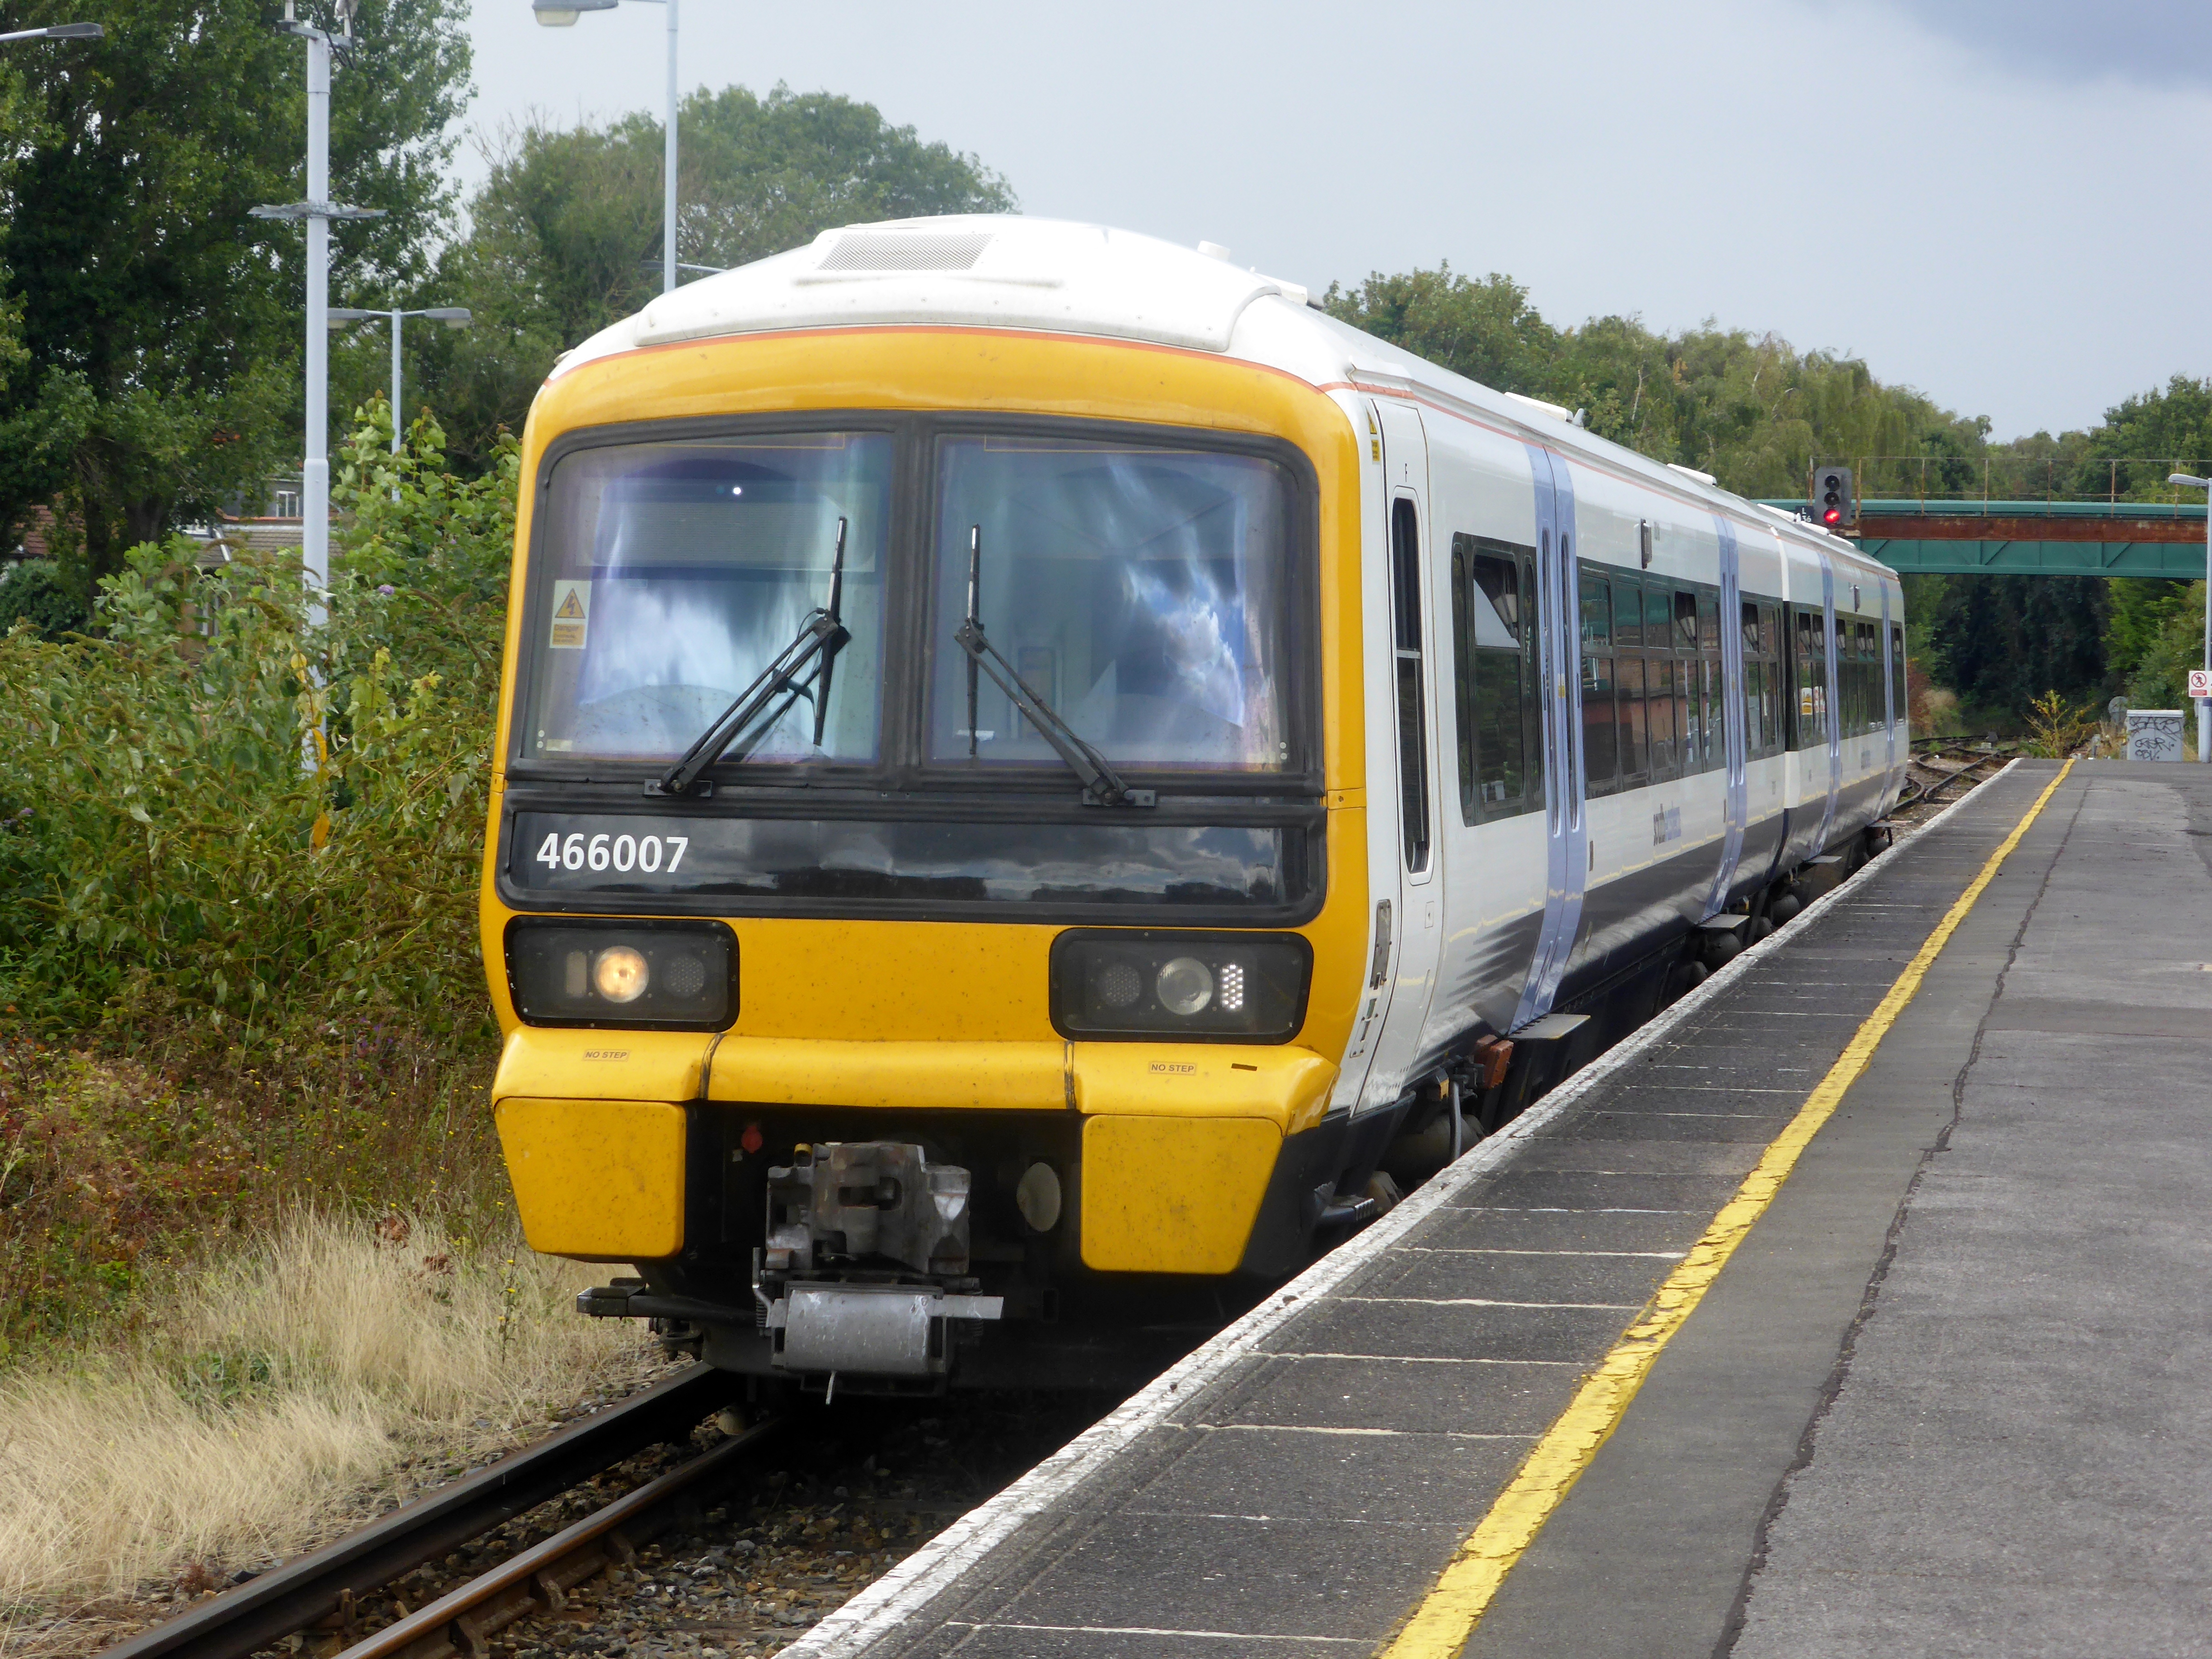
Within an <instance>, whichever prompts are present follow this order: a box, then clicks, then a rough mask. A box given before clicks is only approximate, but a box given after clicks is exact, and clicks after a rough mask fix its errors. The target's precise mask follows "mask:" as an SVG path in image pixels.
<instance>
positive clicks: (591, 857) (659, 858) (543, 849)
mask: <svg viewBox="0 0 2212 1659" xmlns="http://www.w3.org/2000/svg"><path fill="white" fill-rule="evenodd" d="M690 844H691V837H690V836H628V835H624V836H614V835H609V834H608V833H607V832H606V831H605V830H604V829H603V830H601V831H600V832H599V834H598V835H595V836H586V834H585V833H584V832H583V831H582V830H580V829H575V830H571V831H570V832H569V833H568V835H566V836H563V835H561V834H560V833H558V832H557V831H552V832H549V833H548V834H547V835H546V837H545V839H544V841H542V842H539V843H538V856H537V859H536V862H538V863H539V864H542V865H544V866H546V867H547V868H548V869H551V870H622V871H629V870H642V871H644V872H647V874H648V875H650V874H652V873H653V872H656V871H658V870H659V869H660V867H661V865H662V863H663V861H664V860H665V862H666V864H667V866H668V873H669V874H670V875H674V874H675V873H676V871H677V868H678V866H680V865H681V864H682V863H683V862H684V848H687V847H689V846H690Z"/></svg>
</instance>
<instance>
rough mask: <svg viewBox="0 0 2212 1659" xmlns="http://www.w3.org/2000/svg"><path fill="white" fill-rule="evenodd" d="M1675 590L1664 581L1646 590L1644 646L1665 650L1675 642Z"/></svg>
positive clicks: (1655, 649) (1653, 584)
mask: <svg viewBox="0 0 2212 1659" xmlns="http://www.w3.org/2000/svg"><path fill="white" fill-rule="evenodd" d="M1673 643H1674V590H1673V589H1672V588H1670V587H1668V586H1666V585H1665V584H1664V583H1662V582H1653V583H1652V584H1651V586H1649V587H1647V588H1645V589H1644V649H1645V650H1646V651H1664V650H1666V649H1667V648H1668V647H1669V646H1671V645H1672V644H1673Z"/></svg>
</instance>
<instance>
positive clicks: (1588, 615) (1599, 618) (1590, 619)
mask: <svg viewBox="0 0 2212 1659" xmlns="http://www.w3.org/2000/svg"><path fill="white" fill-rule="evenodd" d="M1616 588H1617V584H1609V583H1608V582H1607V580H1606V579H1605V578H1604V577H1603V576H1599V575H1593V574H1590V573H1589V572H1587V571H1585V572H1584V573H1583V579H1582V589H1583V591H1582V604H1583V793H1584V794H1585V795H1609V794H1611V793H1613V789H1614V788H1615V787H1616V786H1617V774H1618V772H1619V770H1620V757H1619V756H1618V754H1617V753H1616V744H1615V742H1614V738H1613V718H1614V714H1613V695H1614V686H1613V598H1614V596H1615V592H1616ZM1632 614H1633V613H1632Z"/></svg>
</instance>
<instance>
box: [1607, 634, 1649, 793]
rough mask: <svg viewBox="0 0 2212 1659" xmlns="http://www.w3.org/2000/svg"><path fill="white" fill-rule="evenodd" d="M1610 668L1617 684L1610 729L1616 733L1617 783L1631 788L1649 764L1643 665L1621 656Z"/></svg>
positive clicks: (1631, 658)
mask: <svg viewBox="0 0 2212 1659" xmlns="http://www.w3.org/2000/svg"><path fill="white" fill-rule="evenodd" d="M1613 666H1614V671H1615V673H1616V674H1617V675H1618V676H1619V680H1620V721H1619V723H1618V725H1617V726H1615V727H1614V729H1615V730H1616V731H1617V732H1619V733H1620V737H1619V739H1618V740H1619V742H1620V780H1621V782H1622V783H1623V784H1624V785H1629V786H1633V785H1635V784H1638V783H1641V782H1642V781H1644V773H1645V772H1646V771H1647V770H1648V769H1649V767H1650V746H1649V728H1648V727H1647V726H1645V724H1644V659H1642V658H1640V657H1630V656H1623V657H1621V658H1620V659H1618V660H1617V661H1616V662H1615V664H1614V665H1613Z"/></svg>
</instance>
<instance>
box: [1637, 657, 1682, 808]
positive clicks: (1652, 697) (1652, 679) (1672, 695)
mask: <svg viewBox="0 0 2212 1659" xmlns="http://www.w3.org/2000/svg"><path fill="white" fill-rule="evenodd" d="M1680 666H1681V665H1680V664H1679V663H1677V662H1675V661H1674V659H1672V658H1669V657H1653V658H1652V659H1650V661H1649V662H1647V663H1645V664H1644V721H1645V724H1646V725H1647V726H1650V744H1651V759H1650V764H1651V781H1653V782H1654V783H1656V782H1658V781H1661V780H1662V779H1664V778H1671V777H1673V776H1674V773H1675V769H1676V766H1677V763H1678V757H1677V756H1676V753H1675V748H1674V742H1675V738H1677V737H1678V736H1679V735H1680V732H1679V727H1678V726H1677V723H1676V720H1675V718H1674V716H1675V712H1676V709H1677V708H1678V706H1679V704H1680V690H1679V686H1678V682H1677V680H1676V678H1675V671H1676V670H1677V669H1679V668H1680Z"/></svg>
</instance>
